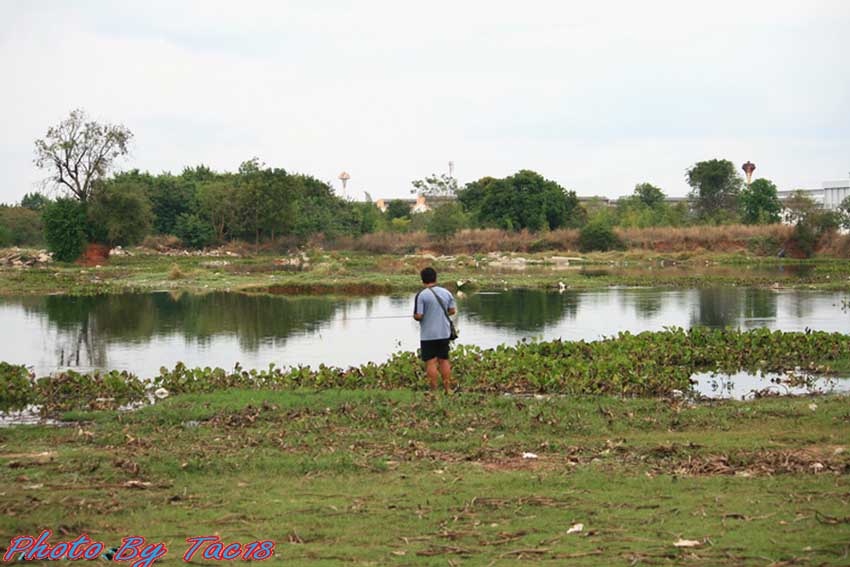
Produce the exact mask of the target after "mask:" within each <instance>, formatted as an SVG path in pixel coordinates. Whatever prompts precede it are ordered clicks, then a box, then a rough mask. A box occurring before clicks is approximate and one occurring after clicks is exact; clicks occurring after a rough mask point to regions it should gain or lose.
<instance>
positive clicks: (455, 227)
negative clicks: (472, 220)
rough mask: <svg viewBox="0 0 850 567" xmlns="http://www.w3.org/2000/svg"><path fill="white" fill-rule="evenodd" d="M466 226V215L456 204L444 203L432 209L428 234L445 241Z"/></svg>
mask: <svg viewBox="0 0 850 567" xmlns="http://www.w3.org/2000/svg"><path fill="white" fill-rule="evenodd" d="M464 226H466V215H464V214H463V209H462V208H461V206H460V205H458V204H456V203H446V204H444V205H440V206H439V207H437V208H436V209H434V214H433V216H432V217H431V220H430V221H429V222H428V229H427V230H428V234H430V235H431V236H433V237H435V238H437V239H438V240H446V239H448V238H451V237H452V236H454V235H455V233H456V232H457V231H459V230H460V229H462V228H463V227H464Z"/></svg>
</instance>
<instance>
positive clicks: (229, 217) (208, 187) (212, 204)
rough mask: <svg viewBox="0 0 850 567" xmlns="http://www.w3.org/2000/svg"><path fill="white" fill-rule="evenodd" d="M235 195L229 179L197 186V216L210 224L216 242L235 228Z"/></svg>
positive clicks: (236, 215)
mask: <svg viewBox="0 0 850 567" xmlns="http://www.w3.org/2000/svg"><path fill="white" fill-rule="evenodd" d="M236 195H237V189H236V186H235V185H234V183H233V181H231V180H229V179H220V180H214V181H208V182H204V183H201V184H200V185H198V191H197V199H198V206H199V214H200V216H203V217H204V218H206V219H207V220H208V221H209V222H210V224H211V225H212V227H213V230H214V231H215V238H216V240H217V241H218V242H223V241H224V237H225V235H227V234H228V233H230V232H231V231H233V230H234V229H235V228H236V226H237V223H238V219H239V211H238V209H237V202H236ZM182 214H189V213H182Z"/></svg>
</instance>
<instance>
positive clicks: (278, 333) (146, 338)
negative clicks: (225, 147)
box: [0, 287, 850, 397]
mask: <svg viewBox="0 0 850 567" xmlns="http://www.w3.org/2000/svg"><path fill="white" fill-rule="evenodd" d="M412 297H413V294H405V295H392V296H373V297H356V298H343V297H328V296H288V297H285V296H268V295H247V294H238V293H210V294H205V295H192V294H188V293H182V294H169V293H150V294H124V295H112V296H100V297H82V298H79V297H65V296H46V297H19V298H14V297H13V298H2V299H0V321H2V322H3V324H2V328H0V339H1V340H0V360H5V361H7V362H12V363H16V364H25V365H27V366H31V367H33V368H34V370H35V371H36V373H37V374H38V375H44V374H47V373H50V372H53V371H56V370H59V369H65V368H73V369H76V370H80V371H88V370H93V369H116V370H129V371H131V372H134V373H136V374H138V375H139V376H141V377H151V376H154V375H156V374H157V373H158V371H159V368H160V367H161V366H166V367H173V366H174V365H175V364H176V363H177V362H179V361H182V362H184V363H186V364H187V365H189V366H211V367H215V366H220V367H223V368H232V367H233V365H234V364H235V363H236V362H240V363H241V364H242V365H243V366H244V367H247V368H255V367H266V366H268V364H269V363H275V364H277V365H278V366H284V365H298V364H306V365H311V366H318V365H319V364H321V363H325V364H329V365H336V366H348V365H356V364H361V363H365V362H368V361H376V362H379V361H383V360H385V359H387V358H388V357H389V355H390V354H391V353H392V352H394V351H397V350H400V349H403V350H415V349H416V348H417V347H418V340H419V339H418V334H417V333H418V324H417V323H415V322H414V321H413V320H412V318H409V315H411V313H412ZM847 297H848V295H847V294H846V293H831V292H830V293H824V292H813V291H799V290H794V291H791V290H782V291H779V290H777V291H774V290H770V289H745V288H735V287H724V288H713V289H645V288H642V289H617V288H613V289H603V290H595V291H566V292H565V293H557V292H545V291H537V290H513V291H505V292H500V293H478V294H472V295H469V296H467V297H465V298H462V299H460V300H459V312H460V315H459V322H460V325H459V326H460V329H461V339H460V342H461V343H467V344H476V345H480V346H483V347H493V346H496V345H498V344H502V343H515V342H517V341H519V340H520V339H524V338H542V339H552V338H557V337H561V338H564V339H566V340H575V339H588V340H590V339H597V338H600V337H603V336H611V335H614V334H616V333H618V332H619V331H626V330H628V331H632V332H640V331H647V330H661V329H663V328H665V327H668V326H679V327H686V328H687V327H691V326H695V325H705V326H712V327H725V326H731V327H739V328H743V329H750V328H756V327H768V328H771V329H782V330H787V331H801V330H804V329H806V328H811V329H816V330H825V331H839V332H842V333H850V313H848V312H846V311H844V310H842V300H846V299H847ZM743 381H745V380H744V379H743V378H742V377H741V376H739V377H737V379H736V382H737V383H741V382H743ZM704 382H705V386H704V387H703V386H700V388H699V389H700V390H701V391H702V390H705V392H706V393H709V394H710V393H711V385H710V383H709V381H708V380H704ZM839 382H844V383H846V382H848V381H839ZM758 384H761V386H759V387H763V386H764V385H766V384H769V383H766V382H765V381H764V380H762V381H761V382H759V383H758ZM758 384H756V385H758ZM736 394H737V391H736ZM736 397H739V396H736Z"/></svg>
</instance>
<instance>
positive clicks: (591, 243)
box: [578, 221, 624, 252]
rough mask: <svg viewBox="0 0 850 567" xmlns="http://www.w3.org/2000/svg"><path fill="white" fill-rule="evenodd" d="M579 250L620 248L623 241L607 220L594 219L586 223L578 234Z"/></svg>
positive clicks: (604, 250) (603, 250)
mask: <svg viewBox="0 0 850 567" xmlns="http://www.w3.org/2000/svg"><path fill="white" fill-rule="evenodd" d="M578 246H579V250H581V251H582V252H592V251H597V250H598V251H600V252H607V251H608V250H620V249H622V248H624V246H623V241H622V240H620V237H619V236H617V235H616V234H614V229H612V228H611V225H609V224H608V223H606V222H599V221H594V222H590V223H588V224H586V225H585V226H584V227H583V228H582V229H581V231H580V232H579V236H578Z"/></svg>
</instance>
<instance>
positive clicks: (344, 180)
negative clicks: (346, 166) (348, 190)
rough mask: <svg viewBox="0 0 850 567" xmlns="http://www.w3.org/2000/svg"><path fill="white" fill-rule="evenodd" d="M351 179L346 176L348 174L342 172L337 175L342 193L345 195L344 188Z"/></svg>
mask: <svg viewBox="0 0 850 567" xmlns="http://www.w3.org/2000/svg"><path fill="white" fill-rule="evenodd" d="M349 179H351V176H350V175H348V172H345V171H343V172H342V173H340V174H339V180H340V181H342V193H343V194H345V186H346V184H347V183H348V180H349Z"/></svg>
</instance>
